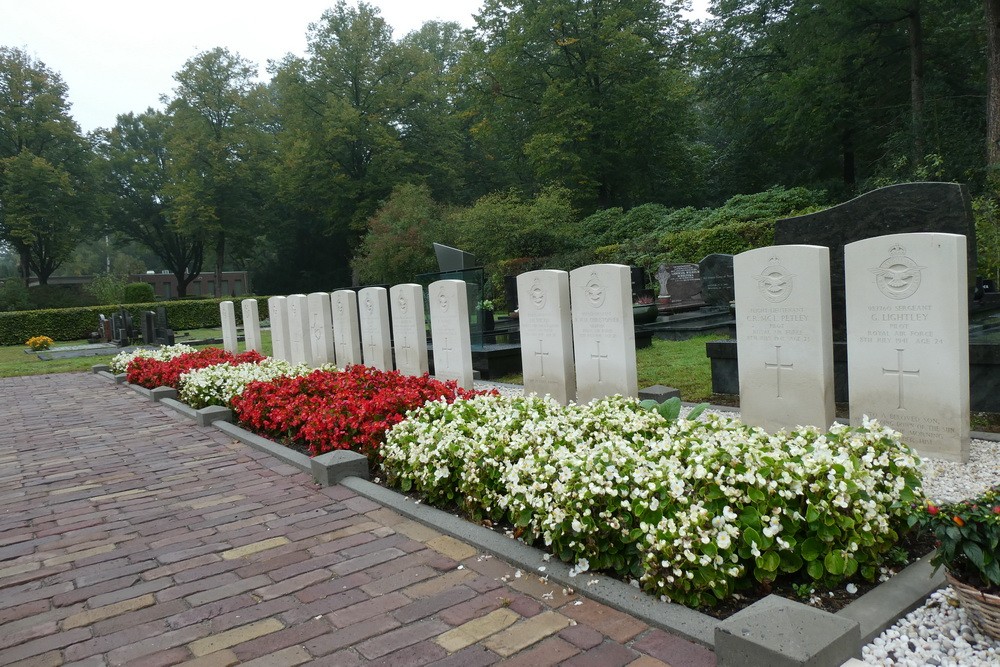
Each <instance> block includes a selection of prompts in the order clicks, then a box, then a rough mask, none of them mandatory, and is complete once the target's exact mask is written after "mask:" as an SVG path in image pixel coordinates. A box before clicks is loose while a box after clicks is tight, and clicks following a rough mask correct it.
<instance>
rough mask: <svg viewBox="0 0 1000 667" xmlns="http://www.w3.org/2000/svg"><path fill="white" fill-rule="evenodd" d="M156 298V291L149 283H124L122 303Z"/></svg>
mask: <svg viewBox="0 0 1000 667" xmlns="http://www.w3.org/2000/svg"><path fill="white" fill-rule="evenodd" d="M155 300H156V293H155V292H154V291H153V286H152V285H150V284H149V283H129V284H128V285H125V289H124V291H123V294H122V303H148V302H150V301H155Z"/></svg>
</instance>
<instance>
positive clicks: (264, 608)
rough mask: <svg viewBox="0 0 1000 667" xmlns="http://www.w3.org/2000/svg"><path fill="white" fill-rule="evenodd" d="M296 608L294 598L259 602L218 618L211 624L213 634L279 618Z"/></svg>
mask: <svg viewBox="0 0 1000 667" xmlns="http://www.w3.org/2000/svg"><path fill="white" fill-rule="evenodd" d="M296 606H297V605H296V602H295V598H293V597H283V598H276V599H274V600H268V601H266V602H258V603H257V604H255V605H253V606H251V607H248V608H245V609H237V610H236V611H231V612H229V613H227V614H221V615H219V616H216V617H215V618H213V619H212V622H211V627H212V632H223V631H225V630H231V629H233V628H235V627H237V626H240V625H245V624H246V623H250V622H251V621H259V620H261V619H265V618H270V617H278V616H280V615H281V614H284V613H285V612H287V611H289V610H290V609H293V608H295V607H296ZM279 620H280V619H279ZM282 622H284V621H282ZM285 625H286V626H287V625H288V624H287V623H285Z"/></svg>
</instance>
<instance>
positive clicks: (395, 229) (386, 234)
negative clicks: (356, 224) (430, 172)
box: [353, 184, 454, 284]
mask: <svg viewBox="0 0 1000 667" xmlns="http://www.w3.org/2000/svg"><path fill="white" fill-rule="evenodd" d="M446 216H447V211H446V210H445V208H444V207H442V206H440V205H438V204H437V203H435V202H434V200H433V199H432V198H431V191H430V188H429V187H428V186H426V185H409V184H404V185H397V186H396V187H395V188H393V191H392V194H391V195H390V196H389V199H388V200H386V201H385V203H383V204H382V206H381V207H380V208H379V210H378V211H377V212H376V213H375V215H374V216H372V217H371V219H369V221H368V234H367V235H366V236H365V238H364V241H362V243H361V246H360V247H359V248H358V252H357V254H356V255H355V257H354V260H353V265H354V269H355V271H357V274H358V278H359V279H360V281H361V283H362V284H375V283H389V284H397V283H412V282H414V278H415V277H416V276H417V275H418V274H421V273H430V272H432V271H436V270H437V261H436V260H435V257H434V250H433V245H432V244H433V243H435V242H437V243H444V244H445V245H453V241H452V239H451V237H452V236H453V234H454V232H453V231H451V229H450V226H449V225H447V224H446V223H445V219H446Z"/></svg>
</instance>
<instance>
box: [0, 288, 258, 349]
mask: <svg viewBox="0 0 1000 667" xmlns="http://www.w3.org/2000/svg"><path fill="white" fill-rule="evenodd" d="M243 298H256V299H257V306H258V310H259V312H260V317H261V319H266V318H267V297H243ZM243 298H240V297H237V298H236V299H199V300H197V301H187V300H181V301H159V302H146V303H135V304H130V305H128V306H127V308H126V310H128V311H129V312H130V313H132V319H133V321H134V322H135V323H136V325H138V323H139V322H140V313H142V312H143V311H146V310H156V308H157V307H159V306H163V307H164V308H166V309H167V321H168V322H169V323H170V326H171V328H173V329H174V330H175V331H180V330H183V329H201V328H205V327H217V326H219V324H220V320H219V304H220V303H221V302H223V301H235V302H236V318H237V320H239V319H241V318H242V309H241V308H240V305H239V302H240V301H242V300H243ZM118 308H119V307H118V306H88V307H86V308H57V309H51V310H21V311H14V312H9V313H0V345H23V344H24V341H26V340H28V339H29V338H31V337H32V336H48V337H49V338H52V339H53V340H79V339H80V338H86V337H87V336H89V335H90V334H91V332H93V331H96V330H97V320H98V315H100V314H102V313H103V314H104V315H105V316H107V317H111V315H112V313H115V312H118Z"/></svg>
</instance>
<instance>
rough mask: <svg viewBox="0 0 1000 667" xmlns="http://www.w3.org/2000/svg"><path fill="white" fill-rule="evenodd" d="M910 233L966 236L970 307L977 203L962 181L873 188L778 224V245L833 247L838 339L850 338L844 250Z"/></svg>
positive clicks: (776, 232) (974, 273) (835, 318)
mask: <svg viewBox="0 0 1000 667" xmlns="http://www.w3.org/2000/svg"><path fill="white" fill-rule="evenodd" d="M911 232H940V233H947V234H964V235H965V236H966V238H967V246H966V247H967V251H968V281H969V303H970V306H971V304H972V297H973V292H974V289H975V286H976V225H975V221H974V220H973V218H972V202H971V200H970V199H969V192H968V190H967V189H966V187H965V186H964V185H960V184H958V183H903V184H901V185H890V186H888V187H884V188H879V189H878V190H872V191H871V192H867V193H865V194H863V195H861V196H860V197H856V198H855V199H852V200H850V201H847V202H844V203H843V204H838V205H837V206H833V207H831V208H828V209H826V210H824V211H818V212H816V213H809V214H808V215H800V216H797V217H794V218H785V219H784V220H778V221H777V222H776V223H775V227H774V244H775V245H789V244H805V245H819V246H826V247H827V248H829V249H830V289H831V292H832V294H831V297H832V307H833V335H834V338H835V339H836V340H844V338H845V336H846V328H845V327H846V321H847V320H846V301H845V297H844V294H845V285H844V246H845V245H846V244H848V243H853V242H854V241H861V240H863V239H868V238H872V237H874V236H884V235H886V234H905V233H911Z"/></svg>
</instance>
